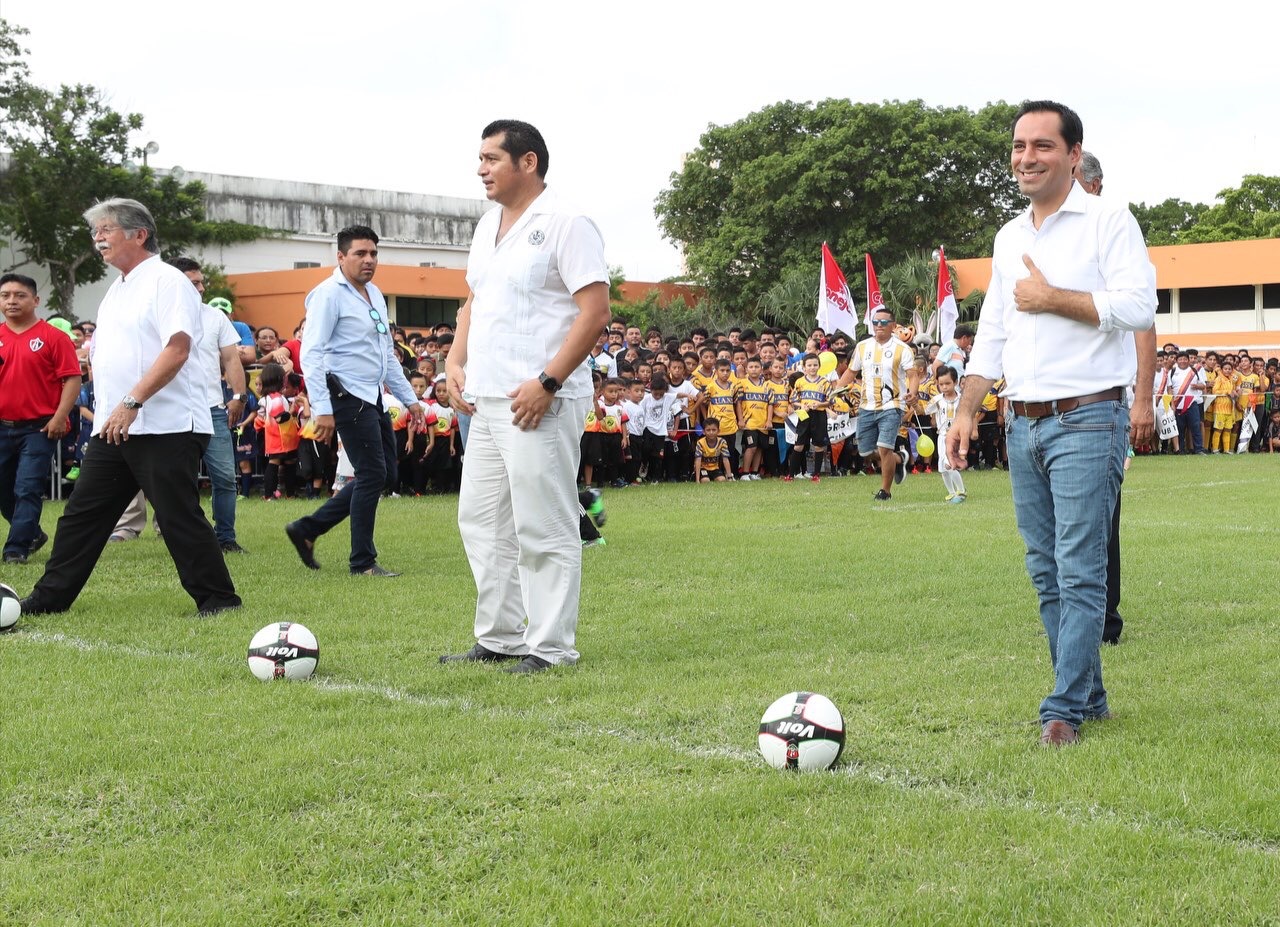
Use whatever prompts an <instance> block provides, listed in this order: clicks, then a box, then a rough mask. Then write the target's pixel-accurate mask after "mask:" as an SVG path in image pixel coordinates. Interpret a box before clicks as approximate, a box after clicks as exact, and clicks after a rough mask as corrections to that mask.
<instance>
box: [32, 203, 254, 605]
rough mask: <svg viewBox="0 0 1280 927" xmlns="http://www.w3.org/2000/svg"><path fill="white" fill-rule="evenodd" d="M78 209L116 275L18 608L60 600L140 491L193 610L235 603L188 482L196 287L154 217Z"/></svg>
mask: <svg viewBox="0 0 1280 927" xmlns="http://www.w3.org/2000/svg"><path fill="white" fill-rule="evenodd" d="M84 217H85V220H86V221H87V222H88V223H89V228H90V229H91V230H92V233H93V243H94V246H95V247H96V248H97V250H98V253H99V254H100V255H102V258H103V260H105V261H106V262H107V263H108V264H110V265H111V266H112V267H114V268H116V269H117V270H118V271H120V276H119V277H118V278H117V279H116V281H115V282H114V283H112V284H111V289H109V290H108V291H107V295H106V296H105V297H103V300H102V304H101V306H99V308H98V330H97V332H96V334H95V335H94V339H93V355H92V363H93V381H94V392H95V402H94V412H95V414H94V418H93V436H92V437H91V438H90V439H89V443H88V448H87V450H86V451H85V455H84V463H83V464H82V465H81V467H80V478H79V479H78V480H77V481H76V489H75V492H73V493H72V494H71V499H70V501H69V502H68V503H67V508H66V511H65V512H63V514H62V517H61V518H60V519H58V530H57V533H56V534H55V535H54V539H53V552H52V553H51V554H50V555H49V562H48V564H47V565H46V566H45V571H44V575H43V576H42V577H40V581H39V582H37V583H36V587H35V589H34V590H33V591H32V593H31V596H30V597H29V598H27V599H24V600H23V602H22V611H23V613H24V614H27V615H38V614H43V613H47V612H62V611H66V610H67V609H68V608H70V607H71V603H72V602H74V601H75V600H76V597H77V596H78V595H79V594H80V590H81V589H83V588H84V584H85V583H86V582H87V581H88V579H89V576H90V574H92V572H93V568H94V566H95V565H96V564H97V562H98V557H99V556H101V554H102V549H103V548H104V547H105V546H106V544H107V538H108V537H109V536H110V535H111V529H112V528H113V527H114V526H115V523H116V520H117V519H118V518H119V517H120V515H121V513H122V512H123V511H124V509H125V506H126V505H128V503H129V500H131V499H132V498H133V497H134V495H135V494H136V493H137V492H138V490H139V489H141V490H142V491H143V492H144V493H145V494H146V497H147V498H148V499H150V500H151V504H152V505H153V506H154V507H155V510H156V519H157V521H159V522H161V523H162V524H163V525H164V543H165V545H166V546H167V547H168V548H169V556H171V557H172V558H173V562H174V565H175V566H177V568H178V578H179V579H180V580H181V582H182V588H183V589H185V590H186V591H187V594H188V595H190V596H191V598H192V599H194V600H195V603H196V607H197V608H198V609H199V612H200V614H201V615H202V616H210V615H213V614H216V613H218V612H222V611H225V610H227V609H230V608H238V607H239V606H240V597H239V596H238V595H236V590H235V587H234V586H233V585H232V582H231V575H230V574H229V573H228V572H227V565H226V563H225V562H224V561H223V559H222V550H221V548H220V547H219V546H218V539H217V536H216V535H215V534H214V531H213V528H212V527H211V526H210V524H209V521H208V519H206V518H205V515H204V511H203V510H202V509H201V508H200V490H199V487H198V484H197V483H196V472H197V470H198V469H199V465H200V458H201V456H202V455H203V454H204V451H205V448H206V447H207V446H208V444H209V435H210V433H211V432H212V431H213V425H212V419H211V417H210V415H209V394H208V384H207V383H206V376H205V373H204V368H203V367H202V366H201V364H200V362H199V360H198V358H197V357H196V356H195V355H196V354H197V352H198V350H199V348H198V344H199V341H200V336H201V333H202V331H203V325H202V323H201V318H200V313H201V311H202V308H201V304H200V294H199V293H198V292H196V289H195V287H193V286H192V285H191V281H190V280H188V279H187V278H186V276H185V275H184V274H183V273H182V271H180V270H178V269H176V268H174V267H171V266H169V265H168V264H166V263H165V262H164V261H162V260H161V259H160V253H159V252H160V246H159V244H158V243H157V242H156V225H155V220H154V219H152V218H151V213H150V212H148V211H147V208H146V207H145V206H143V205H142V204H141V203H139V202H137V201H136V200H126V199H111V200H107V201H105V202H102V203H99V204H97V205H96V206H93V207H92V208H90V209H89V210H88V211H86V212H85V214H84ZM188 358H190V360H188Z"/></svg>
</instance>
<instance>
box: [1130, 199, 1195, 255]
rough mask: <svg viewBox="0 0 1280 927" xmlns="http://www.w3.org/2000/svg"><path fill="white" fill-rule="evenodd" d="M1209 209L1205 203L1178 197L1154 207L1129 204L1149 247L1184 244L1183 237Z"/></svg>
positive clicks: (1142, 204) (1144, 204)
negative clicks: (1191, 201)
mask: <svg viewBox="0 0 1280 927" xmlns="http://www.w3.org/2000/svg"><path fill="white" fill-rule="evenodd" d="M1208 208H1209V207H1208V206H1206V205H1205V204H1204V203H1188V202H1187V201H1186V200H1180V199H1177V198H1176V197H1169V199H1167V200H1165V201H1164V202H1163V203H1156V204H1155V205H1153V206H1148V205H1147V204H1146V203H1130V204H1129V210H1130V211H1131V212H1132V213H1133V217H1134V218H1135V219H1137V220H1138V228H1140V229H1142V237H1143V238H1145V239H1146V241H1147V244H1148V245H1179V244H1183V243H1184V242H1183V240H1182V236H1184V235H1185V234H1186V231H1187V229H1189V228H1191V226H1193V225H1195V224H1196V221H1197V220H1198V219H1199V218H1200V216H1201V215H1203V213H1204V211H1205V210H1206V209H1208Z"/></svg>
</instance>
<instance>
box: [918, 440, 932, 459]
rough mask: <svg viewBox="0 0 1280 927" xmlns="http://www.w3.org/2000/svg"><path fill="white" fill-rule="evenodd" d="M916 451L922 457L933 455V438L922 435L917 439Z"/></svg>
mask: <svg viewBox="0 0 1280 927" xmlns="http://www.w3.org/2000/svg"><path fill="white" fill-rule="evenodd" d="M916 453H917V454H919V455H920V456H921V457H932V456H933V439H931V438H930V437H929V436H928V435H921V436H920V437H919V438H918V439H917V440H916Z"/></svg>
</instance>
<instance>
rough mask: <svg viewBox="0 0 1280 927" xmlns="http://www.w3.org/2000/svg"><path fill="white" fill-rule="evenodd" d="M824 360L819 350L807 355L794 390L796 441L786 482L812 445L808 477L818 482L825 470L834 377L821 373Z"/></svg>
mask: <svg viewBox="0 0 1280 927" xmlns="http://www.w3.org/2000/svg"><path fill="white" fill-rule="evenodd" d="M821 366H822V361H821V359H820V358H819V357H818V355H817V354H813V353H810V354H806V355H805V356H804V361H803V367H802V369H803V370H804V375H803V376H801V377H800V379H798V380H796V385H795V386H794V387H793V388H792V390H791V404H792V406H794V407H796V416H797V422H796V443H795V444H794V445H793V446H792V448H791V472H790V473H789V474H788V475H787V476H784V477H783V479H784V480H786V481H787V482H790V481H791V480H793V479H795V477H796V475H797V474H799V473H800V472H801V471H803V470H804V468H805V456H806V453H807V451H808V450H809V446H810V445H812V446H813V473H812V474H810V476H809V478H810V479H811V480H813V482H815V483H816V482H818V479H819V476H818V474H819V473H820V472H821V471H822V457H823V455H824V454H826V451H827V409H829V408H830V407H831V381H830V380H828V379H827V378H826V377H823V376H819V375H818V368H819V367H821Z"/></svg>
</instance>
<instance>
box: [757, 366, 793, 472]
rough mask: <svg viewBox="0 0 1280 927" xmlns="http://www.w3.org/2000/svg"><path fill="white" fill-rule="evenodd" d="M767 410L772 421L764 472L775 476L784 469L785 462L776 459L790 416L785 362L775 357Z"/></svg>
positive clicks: (770, 378) (769, 385) (768, 382)
mask: <svg viewBox="0 0 1280 927" xmlns="http://www.w3.org/2000/svg"><path fill="white" fill-rule="evenodd" d="M765 383H766V385H767V386H768V387H769V409H770V410H771V411H772V413H773V416H772V418H773V420H772V421H771V422H770V423H769V443H768V445H767V449H766V451H765V457H764V460H765V472H767V473H770V474H773V475H776V474H778V473H780V472H782V471H783V470H785V469H786V461H784V460H782V459H781V458H779V457H778V448H779V447H780V446H781V445H782V442H783V436H784V434H785V433H786V428H787V416H788V415H790V414H791V381H790V380H788V379H787V362H786V361H785V360H783V359H782V357H780V356H779V357H775V358H774V359H773V362H772V363H770V364H769V379H768V380H766V381H765Z"/></svg>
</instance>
